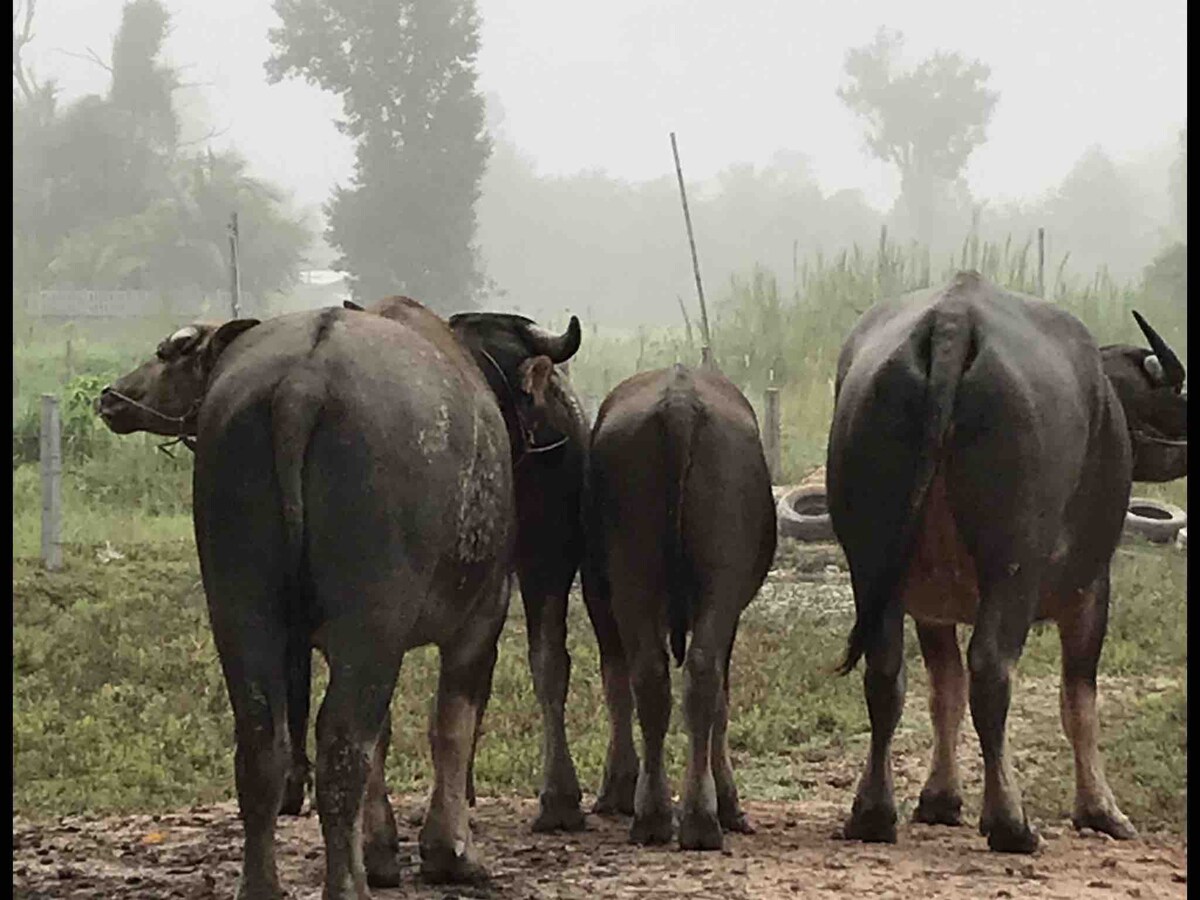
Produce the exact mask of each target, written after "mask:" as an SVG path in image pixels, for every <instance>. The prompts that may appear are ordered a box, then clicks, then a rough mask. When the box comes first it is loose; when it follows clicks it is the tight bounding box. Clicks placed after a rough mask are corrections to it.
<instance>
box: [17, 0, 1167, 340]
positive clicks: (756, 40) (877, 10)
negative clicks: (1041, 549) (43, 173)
mask: <svg viewBox="0 0 1200 900" xmlns="http://www.w3.org/2000/svg"><path fill="white" fill-rule="evenodd" d="M164 6H165V7H166V8H167V10H168V11H169V13H170V16H171V27H170V32H169V35H168V37H167V39H166V42H165V44H164V50H163V55H162V58H163V60H164V61H165V62H167V63H169V64H171V65H173V66H175V67H177V68H178V70H179V76H180V80H181V81H182V82H184V83H185V85H184V86H183V87H181V88H180V89H178V90H176V91H175V92H174V100H175V104H176V108H177V110H178V114H179V119H180V142H181V144H184V145H194V146H195V147H204V148H211V149H213V150H214V151H217V152H221V151H229V150H236V152H237V153H238V154H240V156H241V157H244V159H245V160H246V163H247V172H248V173H249V174H250V175H253V176H254V177H256V178H259V179H262V180H263V181H264V182H268V183H269V184H271V185H273V186H275V187H277V188H279V189H281V190H282V191H283V193H284V194H285V195H286V197H287V198H288V208H289V209H290V210H291V212H292V213H294V214H295V216H296V217H297V218H302V219H303V220H304V222H305V224H306V225H307V226H308V227H309V228H310V229H311V230H312V232H313V233H314V234H320V232H321V231H322V230H323V229H324V227H325V217H324V214H323V213H322V205H323V204H325V203H327V202H328V201H329V200H330V197H331V194H332V192H333V190H334V188H335V186H336V185H345V184H347V183H348V182H349V181H350V180H351V178H352V176H353V173H354V162H355V152H354V144H353V142H352V140H351V139H350V138H349V137H348V136H347V135H345V134H342V133H340V132H339V131H338V129H337V128H336V127H335V124H334V122H335V120H336V119H337V118H339V117H340V116H341V115H342V114H343V108H342V103H341V101H340V100H339V99H338V98H337V97H336V96H334V95H332V94H331V93H328V92H326V91H323V90H321V89H320V88H319V87H318V86H316V85H314V84H311V83H306V81H305V80H304V79H303V78H300V77H287V78H284V79H283V80H282V81H280V82H279V83H276V84H269V83H268V80H267V76H266V73H265V72H264V62H265V61H266V60H267V59H268V57H269V56H270V55H271V52H272V48H271V43H270V41H269V38H268V30H269V29H270V28H272V27H278V24H279V20H278V17H277V16H276V14H275V12H274V11H273V10H272V7H271V4H270V3H269V2H268V0H208V2H205V3H202V4H201V3H183V2H181V0H165V2H164ZM122 7H123V3H122V2H121V0H102V2H87V3H84V2H80V0H57V2H49V0H42V2H40V3H38V4H37V6H36V15H35V18H34V24H33V38H32V40H31V41H30V42H29V44H28V45H27V46H26V47H25V48H24V50H23V59H24V61H25V64H26V66H27V68H28V69H29V70H30V71H31V72H33V73H35V74H36V76H37V78H38V79H39V80H41V81H47V80H54V81H55V82H56V84H57V86H58V106H59V109H63V108H65V107H66V106H68V105H69V104H70V103H71V102H72V101H74V100H77V99H78V98H80V97H83V96H85V95H87V94H90V93H103V92H104V91H106V90H107V85H108V82H109V78H110V75H109V72H108V71H107V70H106V68H105V67H104V66H103V65H101V64H100V63H101V62H103V61H104V60H106V59H107V58H108V53H109V51H110V49H111V46H112V41H113V36H114V34H115V33H116V31H117V28H118V26H119V23H120V20H121V11H122ZM476 7H477V11H478V16H479V41H480V49H479V53H478V59H477V65H476V67H475V68H476V71H477V74H478V81H477V85H476V88H477V90H478V92H479V93H480V94H482V95H483V96H484V97H485V98H486V103H487V112H486V117H487V123H488V133H489V134H490V137H491V140H492V150H491V155H490V158H489V162H488V169H487V172H486V174H485V175H484V177H483V180H482V184H481V197H480V198H479V200H478V202H477V204H476V206H475V212H476V216H477V220H478V230H477V232H476V237H475V240H476V244H477V246H478V250H479V259H480V268H481V270H482V275H483V276H484V278H485V279H487V287H486V288H485V289H484V291H483V292H482V294H481V295H480V296H481V300H480V301H479V302H481V303H483V305H500V306H507V307H514V308H519V309H521V310H523V311H526V312H529V313H531V314H535V315H539V316H551V317H553V316H555V315H559V314H560V313H561V312H562V311H563V310H566V309H571V310H573V311H576V312H580V313H583V312H584V311H590V312H591V313H592V314H593V315H594V316H595V317H596V318H597V319H599V320H601V321H605V322H608V321H611V322H613V323H614V324H616V323H624V324H630V323H632V322H634V321H648V322H661V321H670V322H675V321H677V309H678V307H677V300H676V296H677V295H681V296H683V297H685V298H691V297H692V296H693V295H694V284H693V282H692V277H691V262H690V258H689V256H688V249H687V243H686V239H685V234H684V226H683V219H682V215H681V212H680V208H679V197H678V189H677V185H676V183H675V180H674V179H675V175H674V170H673V163H672V158H671V150H670V144H669V139H668V133H669V132H671V131H674V132H676V134H677V136H678V140H679V146H680V154H681V157H682V164H683V169H684V175H685V179H686V182H687V185H688V190H689V192H690V195H691V196H690V197H689V199H690V200H691V201H692V204H693V217H694V220H695V227H696V237H697V245H698V246H697V249H698V252H699V257H700V265H701V270H702V274H703V276H704V279H705V282H706V286H709V289H710V290H711V291H712V292H714V293H719V291H720V290H721V286H722V285H723V284H725V283H727V282H728V279H729V278H730V276H731V275H734V274H739V273H741V274H745V273H748V272H750V271H751V270H752V269H753V267H754V266H756V265H761V266H765V267H766V268H768V269H770V270H771V271H773V272H775V273H776V274H777V275H778V276H779V278H780V279H781V281H784V282H786V281H787V280H788V279H789V278H790V277H791V275H792V268H793V257H797V258H807V257H810V256H811V255H813V254H815V253H816V252H818V251H820V252H822V253H824V254H826V255H829V254H833V253H836V252H838V251H840V250H842V249H846V248H848V247H851V246H852V245H854V244H855V243H857V244H859V245H860V246H862V247H867V248H869V247H872V246H874V245H875V244H876V243H877V241H878V235H879V230H880V226H881V225H884V224H887V225H888V227H889V231H890V234H891V235H892V237H893V239H894V240H897V241H901V242H903V241H905V240H912V239H916V238H917V237H919V236H920V235H918V234H916V233H915V232H914V231H913V230H912V229H911V228H910V227H909V225H910V224H911V223H909V222H908V220H907V219H906V218H905V217H904V215H903V214H902V210H900V208H899V207H900V206H901V204H900V203H899V201H900V199H901V187H902V179H901V175H900V173H899V171H898V168H897V166H895V165H892V164H890V163H887V162H884V161H882V160H881V159H879V158H877V156H876V155H874V154H872V153H871V152H870V151H869V150H868V149H867V146H866V141H865V138H864V129H865V124H866V123H865V121H864V120H863V119H862V118H860V117H857V116H856V115H855V114H854V112H853V111H852V110H851V109H850V108H848V105H847V104H846V103H845V102H843V100H842V99H840V98H839V96H838V94H837V89H838V88H839V87H844V86H845V85H846V84H847V74H846V70H845V62H846V54H847V51H848V50H849V49H850V48H854V47H862V46H864V45H867V44H869V43H870V42H871V41H872V39H873V38H874V37H875V35H876V33H877V31H878V29H879V28H881V27H887V28H890V29H894V30H896V31H898V32H901V33H902V34H903V52H902V54H901V56H900V57H899V59H897V60H896V63H897V65H898V66H900V67H904V66H912V65H914V64H917V63H919V62H920V61H921V60H924V59H926V58H928V57H929V56H930V55H931V54H933V53H935V52H936V51H947V52H952V53H958V54H961V56H962V57H963V58H965V59H966V60H978V61H979V62H981V63H983V64H984V65H986V66H987V67H988V68H989V70H990V71H989V75H988V77H987V82H986V84H987V88H988V89H989V90H990V91H993V92H994V93H995V95H996V97H997V99H996V102H995V106H994V109H993V111H992V113H991V116H990V120H989V121H988V122H987V125H986V134H985V139H984V140H983V141H982V142H981V143H980V144H979V145H978V147H976V148H975V149H974V150H973V152H971V153H970V156H969V159H968V161H967V163H966V165H965V167H963V169H962V171H961V173H960V175H959V177H958V178H957V179H956V180H955V181H954V183H952V184H947V185H946V186H945V190H944V191H943V192H942V195H940V199H939V201H938V203H939V206H938V207H937V209H936V211H935V212H933V211H931V213H930V214H931V215H932V217H933V221H932V225H931V226H930V233H929V234H928V235H926V236H925V237H927V239H928V242H929V243H930V244H931V245H932V247H933V254H934V256H935V258H938V259H942V258H945V256H946V255H947V254H948V253H951V252H954V249H955V248H957V247H959V246H960V245H961V243H962V241H963V238H964V237H965V235H966V234H967V233H968V232H969V231H970V230H971V229H972V227H974V228H975V230H976V232H977V233H978V234H979V235H980V236H981V237H983V238H984V239H991V240H996V241H1001V242H1002V241H1004V240H1005V238H1006V237H1011V238H1012V240H1013V241H1014V242H1015V243H1016V244H1018V245H1019V244H1021V243H1023V242H1024V241H1026V240H1027V239H1028V238H1029V236H1030V234H1031V233H1032V232H1033V231H1034V230H1035V229H1036V228H1037V227H1038V226H1039V225H1040V226H1043V227H1046V228H1047V231H1048V236H1049V237H1048V240H1049V245H1050V249H1049V254H1048V265H1050V266H1054V265H1057V264H1058V263H1059V261H1060V259H1061V258H1062V257H1063V255H1064V254H1066V253H1068V252H1069V253H1070V263H1069V265H1070V267H1071V268H1073V269H1075V270H1077V271H1078V272H1080V273H1081V274H1083V275H1085V276H1087V275H1090V274H1091V273H1092V272H1093V271H1094V270H1095V269H1097V268H1098V267H1101V266H1103V267H1106V268H1107V269H1108V271H1109V272H1110V273H1112V274H1113V275H1114V276H1116V277H1117V278H1123V279H1132V278H1136V277H1138V276H1139V275H1140V273H1141V271H1142V269H1143V267H1144V266H1145V265H1147V264H1148V263H1149V262H1150V261H1151V259H1152V258H1153V257H1154V255H1155V254H1156V253H1158V252H1159V251H1160V250H1162V249H1163V248H1164V247H1165V246H1167V245H1168V244H1169V243H1171V242H1172V241H1173V240H1179V239H1182V240H1184V241H1186V212H1184V214H1183V219H1182V221H1183V223H1184V224H1183V225H1182V231H1181V226H1180V225H1179V224H1178V221H1179V215H1178V213H1177V212H1175V211H1173V209H1172V199H1171V187H1170V185H1171V182H1170V170H1171V166H1172V164H1173V163H1174V162H1175V161H1176V159H1177V157H1178V156H1179V146H1180V143H1179V140H1180V138H1179V136H1180V132H1181V131H1182V130H1184V129H1185V128H1186V102H1187V89H1186V59H1187V46H1186V4H1185V3H1184V2H1182V0H1149V2H1143V3H1138V4H1126V3H1116V2H1108V3H1099V2H1082V0H1070V2H1061V3H1055V4H1048V5H1046V4H1038V3H1032V2H1020V3H1000V4H990V5H986V6H983V7H972V6H969V5H964V4H962V3H951V2H923V3H921V4H907V5H897V4H892V3H886V2H882V0H880V2H846V0H840V2H817V0H813V2H806V3H803V4H798V3H792V2H785V0H771V2H759V3H755V4H743V5H741V6H735V5H730V4H728V3H716V2H708V0H703V2H700V0H692V2H683V0H668V2H659V3H654V4H646V3H643V2H637V0H610V2H608V3H604V4H589V3H578V2H562V0H478V2H477V4H476ZM16 9H17V7H16V6H14V10H16ZM96 57H98V58H99V61H97V59H96ZM14 97H15V98H16V89H15V88H14ZM14 102H16V99H15V100H14ZM1185 183H1186V182H1185ZM1183 203H1184V204H1186V199H1184V201H1183ZM1185 208H1186V206H1185ZM973 217H974V218H973ZM973 222H974V225H973ZM21 227H22V223H21V222H18V221H14V228H15V229H17V230H20V229H21ZM386 228H387V225H386V224H383V223H381V229H386ZM335 256H336V248H334V249H330V248H329V247H327V246H324V243H323V241H321V240H320V239H319V238H318V239H316V240H314V241H313V242H312V246H310V247H309V249H308V250H307V251H306V253H305V254H304V259H303V261H301V262H299V263H298V265H299V266H300V267H302V268H313V269H317V268H319V269H324V268H327V267H329V266H331V265H332V264H333V259H334V257H335ZM51 280H52V279H51ZM38 286H39V287H43V288H44V287H48V286H50V285H49V284H47V283H46V279H42V280H41V281H39V283H38ZM689 302H690V300H689Z"/></svg>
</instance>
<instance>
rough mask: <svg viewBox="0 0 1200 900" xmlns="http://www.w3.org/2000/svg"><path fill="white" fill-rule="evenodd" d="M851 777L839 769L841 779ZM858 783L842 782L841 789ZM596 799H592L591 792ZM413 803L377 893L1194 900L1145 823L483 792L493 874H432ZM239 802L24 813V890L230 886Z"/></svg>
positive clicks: (291, 875) (19, 883)
mask: <svg viewBox="0 0 1200 900" xmlns="http://www.w3.org/2000/svg"><path fill="white" fill-rule="evenodd" d="M833 777H834V778H835V779H836V780H838V781H840V780H841V779H840V778H838V776H837V775H834V776H833ZM842 791H843V792H844V789H842ZM588 799H589V800H590V798H588ZM393 803H394V804H395V806H396V809H397V811H398V812H399V813H400V814H401V840H402V844H401V860H402V864H403V865H404V870H403V872H404V874H403V881H402V883H401V886H400V887H399V888H396V889H390V890H383V889H377V890H375V892H374V895H375V897H376V898H378V900H386V898H390V897H396V898H399V897H413V898H422V900H426V898H428V900H434V898H436V900H449V898H521V900H525V898H529V900H534V898H537V900H541V898H589V900H596V898H604V897H614V898H634V897H637V898H643V897H646V898H649V897H697V898H700V897H704V898H708V897H712V898H720V900H733V898H775V897H787V898H792V897H846V896H870V897H896V898H906V900H907V898H919V897H1046V898H1050V897H1061V898H1077V897H1095V898H1100V897H1105V898H1109V897H1120V898H1125V897H1134V898H1155V897H1180V898H1181V897H1184V896H1186V893H1187V876H1186V857H1187V847H1186V843H1185V842H1184V841H1182V840H1180V839H1179V838H1171V837H1166V836H1156V835H1143V836H1142V837H1140V838H1139V839H1138V840H1135V841H1131V842H1124V843H1118V842H1115V841H1112V840H1111V839H1109V838H1107V837H1106V836H1103V835H1097V834H1095V833H1092V832H1088V833H1086V834H1082V835H1081V834H1077V833H1076V832H1074V831H1073V830H1072V829H1071V828H1070V827H1069V826H1068V825H1067V823H1062V825H1061V826H1056V827H1046V828H1044V829H1043V836H1044V837H1046V838H1047V841H1046V847H1045V849H1044V850H1043V851H1042V852H1041V853H1040V854H1038V855H1036V856H1033V857H1018V856H1005V855H1001V854H995V853H990V852H989V851H988V850H987V848H986V845H985V842H984V840H983V839H982V838H980V837H979V835H978V834H977V833H976V831H975V829H974V828H973V827H969V826H964V827H960V828H944V827H943V828H938V827H931V826H926V825H907V826H904V827H902V828H901V832H900V839H899V842H898V843H897V844H895V845H864V844H860V843H852V842H847V841H843V840H840V839H837V838H835V837H834V834H835V833H836V831H837V829H838V826H839V823H840V821H841V816H842V815H843V814H844V809H843V805H844V801H842V800H841V799H840V798H839V800H838V801H833V800H829V799H819V800H813V801H809V802H800V803H756V802H747V804H746V808H747V811H748V812H749V814H750V816H751V817H752V819H753V820H754V822H755V824H756V825H757V827H758V833H757V834H754V835H732V836H729V837H727V839H726V849H725V850H724V851H723V852H721V853H687V854H685V853H682V852H680V851H678V850H676V849H675V848H673V847H667V848H640V847H635V846H632V845H630V844H629V843H627V841H626V835H627V829H628V820H623V819H605V818H598V817H595V816H590V817H589V818H588V824H587V830H586V831H584V832H582V833H578V834H567V835H535V834H532V833H530V831H529V827H528V822H529V820H530V819H531V817H532V815H533V813H534V812H535V808H536V803H535V802H534V801H532V800H530V801H523V800H515V799H514V800H505V799H488V798H483V799H481V800H480V803H479V806H478V808H477V809H476V811H475V817H474V821H475V837H476V840H477V842H478V845H479V847H480V849H481V851H482V854H483V857H484V859H485V861H486V862H487V864H488V865H489V867H490V869H491V874H492V879H491V882H490V883H489V884H487V885H484V886H480V887H472V888H453V887H447V886H438V887H434V886H430V885H425V884H423V883H422V882H421V881H420V878H419V875H418V872H417V847H416V843H415V841H416V833H417V826H415V825H413V824H411V823H410V822H409V821H408V820H409V818H410V817H415V814H416V811H417V810H419V808H420V798H416V797H400V798H393ZM239 834H240V825H239V822H238V819H237V812H236V808H235V806H234V805H233V804H232V803H227V804H221V805H218V806H211V807H197V808H194V809H191V810H186V811H181V812H178V813H174V814H169V815H163V816H131V817H126V818H105V819H98V818H83V817H68V818H64V819H61V820H59V821H58V822H57V823H56V824H52V825H44V826H41V827H35V826H33V825H31V824H29V823H27V822H24V821H21V820H17V819H14V821H13V843H14V849H13V895H14V896H15V897H20V898H78V900H83V898H101V897H103V898H110V897H111V898H118V897H119V898H128V900H134V898H145V900H160V898H161V900H167V898H180V900H184V898H186V900H201V898H216V897H220V898H226V897H232V896H233V894H234V891H235V890H236V886H237V874H238V867H239V861H240V858H241V847H240V838H239ZM278 861H279V868H280V877H281V879H282V881H283V883H284V886H285V890H286V891H287V892H288V894H289V895H290V897H291V898H293V900H317V898H319V897H320V896H321V878H322V871H323V851H322V849H321V840H320V829H319V826H318V822H317V818H316V816H315V815H312V814H308V815H305V816H303V817H301V818H285V819H281V820H280V828H279V835H278Z"/></svg>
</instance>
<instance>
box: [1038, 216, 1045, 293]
mask: <svg viewBox="0 0 1200 900" xmlns="http://www.w3.org/2000/svg"><path fill="white" fill-rule="evenodd" d="M1045 276H1046V229H1045V228H1038V296H1039V297H1041V298H1042V299H1043V300H1045V299H1046V277H1045Z"/></svg>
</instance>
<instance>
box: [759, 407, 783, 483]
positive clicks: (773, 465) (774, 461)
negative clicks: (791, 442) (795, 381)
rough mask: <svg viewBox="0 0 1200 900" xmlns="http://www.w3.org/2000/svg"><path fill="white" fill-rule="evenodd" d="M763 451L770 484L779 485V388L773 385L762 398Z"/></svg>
mask: <svg viewBox="0 0 1200 900" xmlns="http://www.w3.org/2000/svg"><path fill="white" fill-rule="evenodd" d="M763 407H764V415H763V418H764V419H765V421H764V422H763V427H764V433H763V450H765V451H766V455H767V469H768V471H770V473H771V484H778V483H779V478H780V474H779V467H780V456H781V453H780V444H781V438H780V427H779V388H777V387H775V386H774V385H772V386H770V387H768V388H767V390H766V392H765V395H764V397H763Z"/></svg>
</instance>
